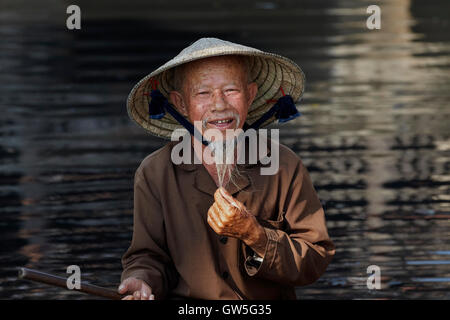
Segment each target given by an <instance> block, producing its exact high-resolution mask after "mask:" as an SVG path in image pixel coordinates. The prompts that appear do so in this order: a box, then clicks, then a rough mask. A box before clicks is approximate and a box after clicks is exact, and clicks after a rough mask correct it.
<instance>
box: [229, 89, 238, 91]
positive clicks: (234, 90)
mask: <svg viewBox="0 0 450 320" xmlns="http://www.w3.org/2000/svg"><path fill="white" fill-rule="evenodd" d="M236 91H238V90H237V89H227V90H226V92H236Z"/></svg>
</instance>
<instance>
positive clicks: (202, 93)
mask: <svg viewBox="0 0 450 320" xmlns="http://www.w3.org/2000/svg"><path fill="white" fill-rule="evenodd" d="M208 93H209V92H208V91H200V92H199V93H198V94H201V95H206V94H208Z"/></svg>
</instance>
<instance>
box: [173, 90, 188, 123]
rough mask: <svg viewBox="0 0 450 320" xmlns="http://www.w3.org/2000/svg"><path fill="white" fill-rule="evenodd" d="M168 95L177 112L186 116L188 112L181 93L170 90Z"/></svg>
mask: <svg viewBox="0 0 450 320" xmlns="http://www.w3.org/2000/svg"><path fill="white" fill-rule="evenodd" d="M169 97H170V102H171V103H172V104H173V105H174V106H175V108H177V110H178V112H180V113H181V114H182V115H183V116H185V117H187V116H188V112H187V108H186V104H185V103H184V99H183V96H182V95H181V93H179V92H178V91H170V93H169Z"/></svg>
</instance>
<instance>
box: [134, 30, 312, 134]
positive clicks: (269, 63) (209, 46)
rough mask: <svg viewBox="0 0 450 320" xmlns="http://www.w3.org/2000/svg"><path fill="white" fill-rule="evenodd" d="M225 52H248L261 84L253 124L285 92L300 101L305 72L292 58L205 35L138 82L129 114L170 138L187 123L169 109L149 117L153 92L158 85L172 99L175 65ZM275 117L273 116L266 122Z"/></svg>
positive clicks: (250, 119)
mask: <svg viewBox="0 0 450 320" xmlns="http://www.w3.org/2000/svg"><path fill="white" fill-rule="evenodd" d="M223 55H242V56H245V57H246V59H248V64H249V66H250V72H251V78H252V79H251V80H252V82H256V84H257V85H258V93H257V94H256V97H255V100H254V101H253V104H252V105H251V106H250V108H249V112H248V116H247V120H246V122H247V123H248V124H252V123H253V122H254V121H256V120H257V119H258V118H259V117H261V116H262V115H263V114H264V113H266V112H267V111H268V110H269V109H270V108H271V107H272V106H273V105H274V104H275V102H276V100H278V99H279V98H280V97H282V96H283V94H286V95H291V97H292V98H293V100H294V101H298V100H299V99H300V97H301V96H302V94H303V90H304V84H305V75H304V73H303V71H302V70H301V69H300V67H299V66H298V65H297V64H296V63H295V62H293V61H292V60H290V59H288V58H285V57H282V56H280V55H277V54H273V53H268V52H263V51H261V50H258V49H254V48H251V47H247V46H243V45H240V44H236V43H232V42H229V41H224V40H220V39H217V38H202V39H200V40H197V41H196V42H194V43H193V44H191V45H190V46H189V47H187V48H185V49H183V50H182V51H181V52H180V53H179V54H178V55H177V56H176V57H175V58H173V59H172V60H170V61H168V62H167V63H165V64H164V65H162V66H161V67H159V68H158V69H156V70H155V71H153V72H152V73H150V74H149V75H147V76H145V77H144V78H143V79H141V80H140V81H139V82H138V83H137V84H136V85H135V86H134V88H133V89H132V90H131V92H130V94H129V96H128V100H127V111H128V115H129V116H130V118H131V119H132V120H133V121H135V122H136V123H137V124H138V125H139V126H141V127H143V128H144V129H145V130H147V131H148V132H149V133H151V134H153V135H156V136H158V137H163V138H169V139H170V136H171V134H172V131H173V130H175V129H177V128H183V127H182V126H181V125H180V124H179V123H178V122H177V121H176V120H175V119H174V118H173V117H172V116H171V115H170V114H168V113H167V112H166V114H165V115H164V117H162V118H161V119H150V118H149V113H148V106H149V103H150V100H151V97H150V92H151V91H152V90H153V89H158V90H159V91H160V92H161V93H162V94H163V95H164V96H165V97H166V98H167V99H169V92H170V91H172V90H174V85H173V74H174V72H173V70H174V67H177V66H179V65H181V64H184V63H188V62H191V61H195V60H200V59H204V58H208V57H214V56H223ZM280 88H281V89H280ZM275 120H276V118H275V116H273V117H271V118H270V119H269V120H267V121H266V122H265V123H264V124H263V126H267V125H269V124H270V123H272V122H273V121H275Z"/></svg>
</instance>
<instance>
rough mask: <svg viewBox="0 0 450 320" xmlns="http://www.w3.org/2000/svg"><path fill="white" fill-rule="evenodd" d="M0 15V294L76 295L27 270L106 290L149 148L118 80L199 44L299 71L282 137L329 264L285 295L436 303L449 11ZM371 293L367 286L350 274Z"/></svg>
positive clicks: (448, 151) (269, 9) (126, 5)
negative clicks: (372, 280)
mask: <svg viewBox="0 0 450 320" xmlns="http://www.w3.org/2000/svg"><path fill="white" fill-rule="evenodd" d="M93 3H94V2H93V1H92V2H90V1H78V2H77V4H79V5H80V7H81V10H82V29H81V30H79V31H69V30H67V29H66V27H65V19H66V17H67V14H66V13H65V11H66V7H67V6H68V5H69V4H70V3H69V2H64V1H56V0H54V1H52V0H45V1H41V4H40V6H39V7H36V6H35V7H33V6H31V1H30V2H29V4H28V3H27V2H25V1H21V2H17V1H12V0H4V1H2V2H1V4H0V108H1V109H0V110H1V115H0V214H1V219H0V241H1V242H0V243H1V247H0V266H1V268H0V283H1V285H0V297H1V298H4V299H9V298H12V299H20V298H25V299H43V298H50V299H55V298H56V299H59V298H76V299H86V298H90V297H88V296H86V295H83V294H77V293H73V292H69V291H64V290H60V289H54V288H51V287H48V286H45V285H39V284H35V283H30V282H27V281H18V280H17V277H16V275H17V271H16V268H17V267H19V266H28V267H31V268H37V269H41V270H43V271H47V272H53V273H57V274H60V275H64V274H65V270H66V267H67V266H68V265H71V264H76V265H79V266H80V267H81V270H82V276H83V280H89V281H92V282H94V283H96V284H99V285H104V286H110V287H115V286H117V285H118V282H119V278H120V273H121V265H120V257H121V255H122V254H123V252H124V251H125V250H126V248H127V247H128V244H129V241H130V239H131V231H132V197H133V194H132V187H133V175H134V170H135V169H136V168H137V166H138V165H139V163H140V161H141V160H142V159H143V158H144V157H145V156H146V155H147V154H149V153H151V152H152V151H154V150H156V149H157V148H159V147H160V146H162V145H163V144H164V143H165V141H163V140H159V139H157V138H153V137H151V136H149V135H147V134H146V133H144V132H143V131H142V130H141V129H139V128H138V127H137V126H135V125H134V124H132V123H131V121H130V120H129V119H128V117H127V114H126V109H125V99H126V97H127V94H128V92H129V90H130V89H131V87H132V86H133V84H134V83H135V82H136V81H137V80H139V79H140V78H141V77H143V76H144V75H145V74H147V73H148V72H150V71H151V70H153V69H154V68H156V67H157V66H159V65H160V64H162V63H163V62H165V61H166V60H168V59H170V58H171V57H172V56H173V55H175V54H176V53H177V52H178V51H179V50H180V49H181V48H183V47H185V46H186V45H188V44H189V43H191V42H192V41H195V40H196V39H198V38H200V37H202V36H218V37H221V38H224V39H227V40H231V41H236V42H241V43H245V44H248V45H250V46H256V47H258V48H261V49H263V50H268V51H273V52H278V53H280V54H283V55H286V56H288V57H290V58H292V59H293V60H295V61H296V62H297V63H298V64H299V65H301V66H302V67H303V69H304V71H305V73H306V76H307V87H306V93H305V96H304V99H303V101H302V103H301V104H300V110H301V111H302V113H303V117H301V118H298V119H297V120H295V121H292V122H290V123H289V124H287V125H286V126H283V127H281V138H282V142H283V143H285V144H287V145H288V146H289V147H291V148H292V149H293V150H295V151H296V152H297V153H298V154H299V155H300V156H301V157H302V159H303V161H304V163H305V164H306V165H307V167H308V169H309V171H310V173H311V176H312V179H313V181H314V184H315V186H316V188H317V191H318V193H319V197H320V198H321V200H322V202H323V205H324V207H325V208H326V214H327V224H328V228H329V233H330V235H331V237H332V239H333V240H334V241H335V243H336V246H337V254H336V257H335V259H334V261H333V262H332V264H331V265H330V266H329V268H328V270H327V272H326V273H325V274H324V275H323V276H322V278H321V279H320V280H319V281H317V282H316V283H315V284H313V285H311V286H307V287H303V288H299V289H298V296H299V298H313V299H315V298H336V299H366V298H381V299H383V298H387V299H398V298H404V299H409V298H424V299H448V298H450V292H449V289H450V245H449V243H450V232H449V227H450V107H449V101H450V90H449V89H450V72H449V70H450V68H449V67H450V24H449V19H448V12H450V10H449V9H450V3H449V2H448V1H444V0H442V1H412V0H411V1H410V0H399V1H377V2H376V3H377V4H379V5H380V7H381V9H382V26H381V27H382V28H381V30H374V31H370V30H368V29H367V28H366V26H365V20H366V18H367V16H368V15H367V14H366V8H367V6H368V5H370V4H372V3H371V2H368V1H339V2H338V3H336V1H331V0H330V1H317V0H315V1H313V0H310V1H280V2H272V1H250V2H247V5H246V6H244V5H243V4H242V2H240V1H231V2H230V1H226V2H225V1H200V2H195V4H192V2H183V1H179V0H178V1H134V0H129V1H121V2H114V3H111V2H107V1H95V5H94V4H93ZM369 265H378V266H379V267H380V268H381V276H382V287H381V289H380V290H369V289H368V288H367V286H366V279H367V276H368V274H367V272H366V270H367V267H368V266H369Z"/></svg>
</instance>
